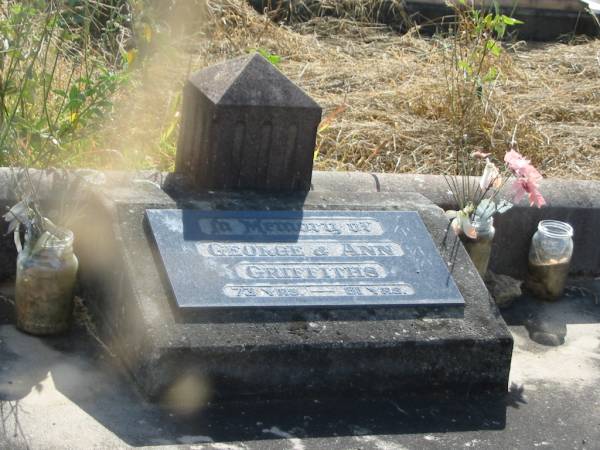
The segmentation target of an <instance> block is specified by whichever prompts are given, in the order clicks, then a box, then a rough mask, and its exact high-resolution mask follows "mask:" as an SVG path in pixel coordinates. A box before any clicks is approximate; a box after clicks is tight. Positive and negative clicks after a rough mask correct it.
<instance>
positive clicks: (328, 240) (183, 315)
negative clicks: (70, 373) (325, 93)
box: [78, 55, 512, 400]
mask: <svg viewBox="0 0 600 450" xmlns="http://www.w3.org/2000/svg"><path fill="white" fill-rule="evenodd" d="M184 103H185V106H184V117H183V123H182V130H181V140H180V143H179V147H178V153H177V170H178V172H179V173H180V174H183V176H184V178H186V179H187V183H182V184H178V182H176V180H179V178H180V175H173V176H171V177H170V178H171V179H172V180H173V182H172V183H168V184H167V187H165V188H161V187H159V186H156V185H154V184H152V183H126V182H123V183H122V184H120V185H111V186H107V187H106V189H104V191H103V192H101V193H100V194H99V198H98V200H97V202H96V203H93V204H90V211H89V214H90V215H93V217H95V218H96V222H97V223H96V224H95V225H96V226H95V227H94V230H88V232H86V233H83V234H82V239H81V241H80V242H79V245H81V246H82V248H85V247H87V248H88V250H87V251H81V252H78V255H81V256H82V257H81V267H82V268H83V270H82V271H81V274H82V284H83V285H84V287H86V288H87V291H88V292H90V293H93V295H95V297H94V298H93V300H92V301H90V306H91V307H92V308H94V309H95V311H96V312H97V314H99V315H100V316H101V317H103V318H104V320H103V321H102V324H103V327H104V328H103V333H104V335H105V340H106V342H109V343H110V345H111V346H113V348H114V349H115V351H116V352H118V353H119V355H120V356H121V358H122V360H123V362H124V364H125V365H126V366H127V368H128V369H129V371H130V373H131V374H132V375H133V378H134V379H135V381H136V382H137V383H138V384H139V386H140V387H141V389H142V391H143V392H144V393H145V394H146V395H147V396H148V397H149V398H151V399H155V400H161V399H162V398H164V396H165V395H167V396H168V394H169V392H171V391H172V390H173V389H174V388H176V387H177V386H178V385H180V383H184V384H185V385H189V381H190V380H193V385H195V386H201V387H202V389H203V391H205V392H203V396H204V394H206V396H207V397H206V398H212V397H221V398H233V399H241V398H248V397H260V398H265V397H278V398H281V397H284V398H285V397H288V398H289V397H309V396H313V395H316V396H318V395H327V396H331V395H339V394H343V395H346V396H348V395H349V396H359V395H371V394H383V395H386V396H389V395H392V393H395V392H406V391H411V392H412V391H420V392H431V391H436V390H442V389H452V390H454V391H456V392H466V393H467V395H468V394H469V393H471V392H473V391H475V390H479V389H490V390H493V391H496V392H505V391H506V389H507V384H508V374H509V369H510V359H511V353H512V338H511V335H510V332H509V331H508V329H507V327H506V325H505V324H504V322H503V321H502V319H501V317H500V315H499V313H498V311H497V308H496V306H495V305H494V303H493V301H492V300H491V299H490V297H489V294H488V292H487V290H486V288H485V286H484V284H483V281H482V280H481V278H480V277H479V276H478V274H477V272H476V270H475V268H474V267H473V264H472V263H471V261H470V259H469V257H468V256H467V254H466V252H465V251H464V249H462V248H461V244H460V242H459V240H458V239H457V238H456V236H452V235H450V236H448V235H447V230H448V220H447V219H446V218H445V216H444V214H443V211H442V210H441V209H440V208H439V207H437V206H436V205H434V204H432V203H431V201H429V200H428V199H426V198H425V197H423V196H421V195H419V194H415V193H408V192H394V193H391V194H390V193H383V192H378V193H372V194H367V193H361V192H337V191H335V189H334V190H328V191H310V192H304V191H306V190H307V189H308V188H309V187H310V180H311V169H312V154H313V153H312V152H313V147H314V139H315V135H316V130H317V126H318V123H319V119H320V114H321V111H320V108H319V107H318V106H317V105H316V103H314V102H313V101H312V100H311V99H310V98H309V97H308V96H306V94H304V93H303V92H302V91H301V90H300V89H298V88H297V87H296V86H294V85H293V84H292V83H291V82H290V81H289V80H287V79H286V78H285V77H284V76H283V75H282V74H281V73H279V72H278V71H277V70H276V69H275V68H274V67H272V66H271V65H270V64H269V63H268V62H266V61H265V60H264V59H262V57H260V56H256V55H254V56H250V57H243V58H241V59H237V60H233V61H230V62H227V63H224V64H222V65H218V66H213V67H211V68H208V69H205V70H204V71H202V72H200V74H197V75H194V76H192V78H191V80H190V83H188V86H187V87H186V91H185V94H184ZM189 182H191V185H192V188H191V189H189V188H188V187H187V186H189V184H190V183H189ZM244 189H254V192H248V191H243V190H244ZM265 190H274V191H276V193H275V194H266V193H264V191H265ZM290 191H296V192H295V193H293V194H289V192H290ZM298 191H301V192H298ZM261 192H262V193H261ZM284 192H287V193H288V194H286V195H283V193H284ZM99 255H101V256H102V257H101V258H100V257H99ZM85 267H93V270H86V269H85ZM448 267H452V270H451V271H450V273H449V270H448ZM90 295H92V294H90ZM186 383H187V384H186Z"/></svg>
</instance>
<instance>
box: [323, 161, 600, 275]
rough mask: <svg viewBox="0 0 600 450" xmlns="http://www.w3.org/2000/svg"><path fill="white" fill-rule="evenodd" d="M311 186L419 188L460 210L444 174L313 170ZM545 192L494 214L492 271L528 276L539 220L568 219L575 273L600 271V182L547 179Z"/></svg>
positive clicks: (334, 188) (356, 189)
mask: <svg viewBox="0 0 600 450" xmlns="http://www.w3.org/2000/svg"><path fill="white" fill-rule="evenodd" d="M312 187H313V189H314V190H317V191H340V192H385V193H397V192H417V193H419V194H422V195H423V196H425V197H427V198H428V199H429V200H431V201H432V202H433V203H435V204H436V205H438V206H440V207H441V208H442V209H445V210H447V209H456V208H457V205H456V202H454V200H453V197H452V195H451V194H450V192H449V188H448V185H447V184H446V181H445V180H444V177H443V176H441V175H419V174H380V173H378V174H369V173H363V172H346V173H342V172H314V173H313V182H312ZM540 189H541V191H542V193H543V195H544V198H545V199H546V202H547V205H546V206H545V207H543V208H541V209H538V208H535V207H533V208H532V207H530V206H529V204H528V203H527V201H526V200H523V201H521V202H520V203H518V204H516V205H515V206H514V207H513V208H512V209H511V210H509V211H508V212H507V213H505V214H503V215H499V216H497V217H496V218H495V226H496V237H495V238H494V246H493V249H492V260H491V263H490V268H491V270H493V271H495V272H497V273H503V274H507V275H512V276H515V277H518V278H519V277H520V278H522V277H523V274H524V273H525V270H526V268H527V254H528V251H529V243H530V240H531V237H532V236H533V234H534V233H535V231H536V229H537V225H538V223H539V221H540V220H543V219H556V220H562V221H566V222H569V223H570V224H571V225H572V226H573V228H574V229H575V236H574V243H575V249H574V254H573V260H572V263H571V273H572V274H573V275H596V274H598V273H600V242H598V239H597V233H598V227H599V226H600V182H597V181H581V180H561V179H545V180H542V183H541V188H540Z"/></svg>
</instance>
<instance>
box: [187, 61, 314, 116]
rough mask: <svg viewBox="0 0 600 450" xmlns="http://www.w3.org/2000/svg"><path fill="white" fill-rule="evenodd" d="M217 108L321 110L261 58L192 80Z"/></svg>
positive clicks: (207, 71)
mask: <svg viewBox="0 0 600 450" xmlns="http://www.w3.org/2000/svg"><path fill="white" fill-rule="evenodd" d="M189 81H190V82H191V83H192V84H193V85H194V86H196V87H197V88H198V89H199V90H200V91H201V92H202V93H203V94H204V95H206V96H207V97H208V98H209V99H210V100H211V101H212V102H213V103H214V104H215V105H230V106H263V107H264V106H267V107H283V108H310V109H318V110H319V111H320V110H321V107H320V106H319V105H318V104H317V103H316V102H315V101H314V100H313V99H312V98H310V97H309V96H308V94H306V93H305V92H304V91H303V90H302V89H300V88H299V87H298V86H296V85H295V84H294V83H293V82H292V81H291V80H290V79H289V78H287V77H286V76H285V75H284V74H282V73H281V72H280V71H279V70H277V69H276V68H275V67H274V66H273V64H271V63H270V62H269V61H267V60H266V59H265V58H264V57H262V56H261V55H260V54H258V53H255V54H253V55H249V56H242V57H240V58H236V59H232V60H229V61H226V62H224V63H221V64H217V65H214V66H211V67H208V68H206V69H203V70H201V71H199V72H197V73H195V74H193V75H192V76H191V77H190V80H189Z"/></svg>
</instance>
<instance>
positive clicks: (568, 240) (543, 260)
mask: <svg viewBox="0 0 600 450" xmlns="http://www.w3.org/2000/svg"><path fill="white" fill-rule="evenodd" d="M572 256H573V227H572V226H571V225H569V224H568V223H565V222H560V221H558V220H542V221H541V222H540V223H539V225H538V229H537V231H536V233H535V234H534V235H533V238H532V240H531V247H530V249H529V270H528V274H527V281H526V287H527V288H528V289H529V290H530V291H531V292H532V293H533V294H534V295H535V296H536V297H538V298H540V299H544V300H556V299H558V298H559V297H560V296H561V294H562V293H563V291H564V288H565V282H566V280H567V275H568V274H569V266H570V263H571V257H572Z"/></svg>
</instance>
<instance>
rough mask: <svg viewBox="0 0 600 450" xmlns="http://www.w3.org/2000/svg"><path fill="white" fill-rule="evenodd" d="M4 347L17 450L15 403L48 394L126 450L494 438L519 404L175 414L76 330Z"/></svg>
mask: <svg viewBox="0 0 600 450" xmlns="http://www.w3.org/2000/svg"><path fill="white" fill-rule="evenodd" d="M0 341H1V342H0V361H2V369H3V370H2V371H0V433H4V436H0V437H3V438H4V439H5V441H6V440H10V442H17V443H21V444H19V445H23V448H27V443H26V439H25V435H26V433H23V430H22V429H21V425H20V419H19V412H20V402H21V401H24V402H26V404H27V406H28V408H30V407H31V405H32V402H33V406H34V407H36V408H37V406H35V405H36V401H38V402H40V404H39V407H40V408H45V407H46V404H45V401H47V400H44V395H47V396H50V398H54V397H55V396H57V395H58V396H62V397H65V398H66V400H67V403H69V407H68V408H61V413H64V414H74V415H77V414H79V415H80V414H81V411H82V410H83V411H84V412H85V413H86V414H87V415H89V416H91V417H92V418H93V419H94V420H95V421H97V422H98V423H99V424H101V425H102V426H103V427H104V428H106V429H108V430H110V431H111V432H112V433H114V434H115V435H116V436H117V437H118V438H119V439H121V440H122V441H124V442H125V443H126V444H128V445H132V446H143V445H157V444H160V445H167V444H193V443H201V442H234V441H253V440H265V439H282V438H313V437H335V436H360V435H366V434H369V435H383V434H412V433H426V432H454V431H468V430H500V429H503V428H504V427H505V424H506V408H507V406H508V405H511V406H514V405H515V404H518V403H519V402H521V400H519V398H520V397H519V395H521V398H522V392H521V394H519V393H518V390H516V391H515V390H513V389H511V392H510V393H508V394H507V395H505V396H498V395H470V396H464V395H463V396H462V397H460V398H453V397H451V396H446V395H438V396H436V397H423V396H417V395H411V396H405V397H403V398H393V397H390V398H385V399H384V398H379V399H365V398H360V399H348V398H347V399H329V400H326V399H318V400H317V399H306V400H303V401H269V402H266V401H253V402H243V403H239V402H238V403H227V404H219V405H215V404H209V405H206V406H205V407H204V408H203V409H202V410H201V411H198V412H195V413H193V414H189V415H177V414H175V413H171V412H169V411H167V410H164V409H161V408H160V407H159V406H157V405H154V404H150V403H147V402H146V401H145V400H144V399H143V398H141V396H140V395H139V394H138V392H137V390H136V389H135V387H134V385H133V384H132V382H131V380H130V379H129V377H128V376H127V374H126V373H124V371H123V370H122V368H121V366H120V364H119V362H118V361H117V360H115V359H114V358H113V357H111V356H110V355H108V354H106V353H105V351H104V350H103V349H102V348H101V347H100V345H99V344H98V343H97V342H96V341H95V340H94V339H93V338H92V337H90V336H89V334H88V333H87V332H86V330H85V329H84V328H83V327H82V326H81V325H76V326H75V327H74V328H73V330H71V332H70V333H69V334H67V335H64V336H58V337H53V338H44V339H40V338H36V337H33V336H29V335H26V334H23V333H21V332H19V331H18V330H16V328H15V327H14V325H11V324H3V325H2V326H0ZM36 398H39V400H35V399H36ZM68 411H71V412H70V413H69V412H68ZM48 414H52V410H51V409H49V410H48ZM26 431H27V430H26ZM31 431H32V430H29V432H31ZM15 433H16V434H15Z"/></svg>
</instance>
